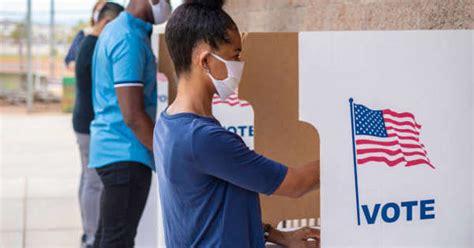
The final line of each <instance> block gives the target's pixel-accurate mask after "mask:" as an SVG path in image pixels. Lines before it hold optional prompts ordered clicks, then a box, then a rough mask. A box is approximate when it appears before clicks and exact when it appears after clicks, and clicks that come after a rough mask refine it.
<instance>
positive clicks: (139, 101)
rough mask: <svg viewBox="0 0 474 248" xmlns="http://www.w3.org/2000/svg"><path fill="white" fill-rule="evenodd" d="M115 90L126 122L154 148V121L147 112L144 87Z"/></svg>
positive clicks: (136, 134) (144, 142) (147, 144)
mask: <svg viewBox="0 0 474 248" xmlns="http://www.w3.org/2000/svg"><path fill="white" fill-rule="evenodd" d="M115 92H116V93H117V98H118V102H119V105H120V111H121V112H122V116H123V120H124V121H125V124H127V126H128V127H129V128H130V129H131V130H132V131H133V133H134V134H135V136H137V138H138V140H140V142H141V143H142V144H143V145H144V146H146V148H148V149H149V150H150V151H151V150H153V121H152V120H151V118H150V116H148V114H147V113H146V112H145V106H144V97H143V87H140V86H135V87H133V86H127V87H116V88H115Z"/></svg>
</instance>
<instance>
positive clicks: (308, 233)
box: [268, 227, 321, 248]
mask: <svg viewBox="0 0 474 248" xmlns="http://www.w3.org/2000/svg"><path fill="white" fill-rule="evenodd" d="M308 239H311V240H308ZM320 240H321V236H320V231H319V230H318V229H314V228H309V227H303V228H301V229H298V230H295V231H291V232H281V231H278V230H276V229H273V230H272V231H271V232H270V237H269V238H268V241H270V242H273V243H277V244H279V245H282V246H284V247H288V248H300V247H301V248H303V247H304V248H306V247H312V248H314V247H318V248H319V247H320Z"/></svg>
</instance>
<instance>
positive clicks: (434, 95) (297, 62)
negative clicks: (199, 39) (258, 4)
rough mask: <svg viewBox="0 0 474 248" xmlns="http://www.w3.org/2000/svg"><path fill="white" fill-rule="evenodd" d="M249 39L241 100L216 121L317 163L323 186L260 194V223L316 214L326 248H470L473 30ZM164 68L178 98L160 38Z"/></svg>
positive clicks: (268, 151) (262, 145)
mask: <svg viewBox="0 0 474 248" xmlns="http://www.w3.org/2000/svg"><path fill="white" fill-rule="evenodd" d="M244 36H245V38H244V41H243V53H242V58H243V60H244V61H245V62H246V65H245V69H244V74H243V78H242V82H241V85H240V88H239V91H238V95H236V96H233V97H232V98H231V99H230V100H229V101H227V102H222V101H220V100H219V99H217V98H216V99H214V100H215V101H214V105H213V112H214V114H215V116H216V117H217V118H218V119H220V120H221V122H222V123H223V125H224V126H225V127H226V128H227V130H229V131H232V132H236V133H238V134H239V135H241V136H242V137H243V138H244V140H245V142H246V143H247V144H248V145H249V146H250V147H253V148H254V149H255V150H256V151H257V152H259V153H261V154H263V155H265V156H268V157H270V158H272V159H275V160H277V161H280V162H282V163H284V164H286V165H288V166H300V165H302V164H303V163H305V162H307V161H311V160H316V159H320V160H321V187H320V190H317V191H314V192H311V193H309V194H308V195H306V196H304V197H302V198H301V199H289V198H284V197H278V196H270V197H268V196H261V206H262V216H263V221H264V222H267V223H271V224H273V225H278V224H279V226H280V227H282V223H283V222H282V221H286V222H284V223H286V224H288V223H291V224H292V225H294V224H295V222H296V225H295V226H304V225H314V224H316V223H315V222H314V220H315V219H318V218H320V219H321V222H320V224H321V230H322V231H321V233H322V245H323V247H347V246H352V247H395V246H398V247H403V246H423V247H472V246H474V238H473V233H474V229H473V227H474V226H473V225H474V223H473V221H474V220H473V218H474V216H473V211H472V206H473V188H472V187H473V185H472V180H473V177H474V176H473V173H474V170H473V164H474V158H473V154H474V150H473V149H474V146H473V139H474V133H473V126H474V120H473V118H474V108H473V95H474V87H473V74H472V72H473V50H472V49H473V40H472V39H473V31H467V30H466V31H396V32H393V31H392V32H380V31H379V32H301V33H249V34H246V35H244ZM159 71H160V72H162V73H163V74H165V75H166V77H167V78H168V81H169V88H168V93H169V101H170V102H171V101H172V100H173V99H174V97H175V95H176V75H175V72H174V68H173V64H172V62H171V60H170V58H169V55H168V52H167V50H166V45H165V42H164V39H163V38H161V39H160V41H159ZM288 220H290V221H288ZM295 220H296V221H295ZM299 220H303V221H299ZM311 220H313V221H311ZM159 242H160V241H159ZM162 242H163V241H162ZM160 244H164V243H160Z"/></svg>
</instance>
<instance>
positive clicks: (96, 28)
mask: <svg viewBox="0 0 474 248" xmlns="http://www.w3.org/2000/svg"><path fill="white" fill-rule="evenodd" d="M102 29H104V26H103V25H100V24H96V25H94V27H92V32H91V35H93V36H99V34H100V32H102Z"/></svg>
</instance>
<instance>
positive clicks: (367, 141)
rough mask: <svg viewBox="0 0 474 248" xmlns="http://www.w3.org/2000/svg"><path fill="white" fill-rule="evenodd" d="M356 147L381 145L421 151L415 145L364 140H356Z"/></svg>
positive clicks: (419, 146)
mask: <svg viewBox="0 0 474 248" xmlns="http://www.w3.org/2000/svg"><path fill="white" fill-rule="evenodd" d="M356 144H357V145H381V146H395V145H400V146H401V147H403V148H420V149H423V146H421V145H416V144H404V143H400V142H398V141H375V140H366V139H359V140H356Z"/></svg>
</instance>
